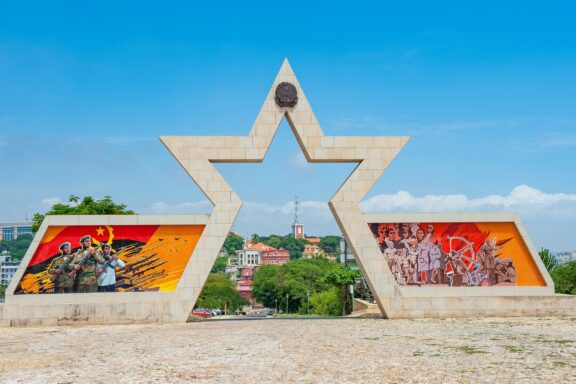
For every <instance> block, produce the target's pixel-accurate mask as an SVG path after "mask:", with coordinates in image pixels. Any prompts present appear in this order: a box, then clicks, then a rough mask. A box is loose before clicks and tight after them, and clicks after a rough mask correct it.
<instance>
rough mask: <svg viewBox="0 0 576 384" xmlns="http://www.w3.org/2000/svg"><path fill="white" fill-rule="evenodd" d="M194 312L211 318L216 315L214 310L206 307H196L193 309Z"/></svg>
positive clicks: (195, 314) (196, 314)
mask: <svg viewBox="0 0 576 384" xmlns="http://www.w3.org/2000/svg"><path fill="white" fill-rule="evenodd" d="M192 314H193V315H194V316H200V317H203V318H205V319H209V318H211V317H212V316H214V315H213V314H212V312H210V311H208V310H207V309H204V308H196V309H195V310H193V311H192Z"/></svg>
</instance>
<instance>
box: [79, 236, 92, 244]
mask: <svg viewBox="0 0 576 384" xmlns="http://www.w3.org/2000/svg"><path fill="white" fill-rule="evenodd" d="M91 239H92V238H91V237H90V235H85V236H82V237H81V238H80V242H81V243H83V242H85V241H86V240H91Z"/></svg>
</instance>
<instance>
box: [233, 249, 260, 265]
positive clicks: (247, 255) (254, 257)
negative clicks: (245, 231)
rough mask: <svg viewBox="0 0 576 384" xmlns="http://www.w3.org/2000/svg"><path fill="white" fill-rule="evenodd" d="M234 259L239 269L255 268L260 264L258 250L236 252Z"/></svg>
mask: <svg viewBox="0 0 576 384" xmlns="http://www.w3.org/2000/svg"><path fill="white" fill-rule="evenodd" d="M236 257H237V259H238V267H239V268H246V267H257V266H259V265H260V264H262V257H261V256H260V250H258V249H250V248H248V249H241V250H239V251H236Z"/></svg>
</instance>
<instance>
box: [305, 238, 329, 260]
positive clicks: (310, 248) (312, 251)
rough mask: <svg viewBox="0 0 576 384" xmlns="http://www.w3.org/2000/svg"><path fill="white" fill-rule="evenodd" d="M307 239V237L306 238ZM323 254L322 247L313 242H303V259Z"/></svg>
mask: <svg viewBox="0 0 576 384" xmlns="http://www.w3.org/2000/svg"><path fill="white" fill-rule="evenodd" d="M306 240H308V239H306ZM322 254H324V251H323V250H322V248H320V247H319V246H317V245H314V244H304V252H302V257H303V258H305V259H312V258H314V257H316V256H319V255H322Z"/></svg>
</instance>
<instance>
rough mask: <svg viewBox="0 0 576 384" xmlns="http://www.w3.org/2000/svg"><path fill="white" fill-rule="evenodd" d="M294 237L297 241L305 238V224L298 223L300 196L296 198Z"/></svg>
mask: <svg viewBox="0 0 576 384" xmlns="http://www.w3.org/2000/svg"><path fill="white" fill-rule="evenodd" d="M292 236H294V238H296V239H303V238H304V224H300V223H299V222H298V196H296V197H295V198H294V223H292Z"/></svg>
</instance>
